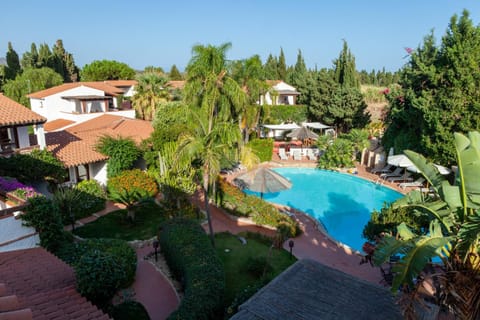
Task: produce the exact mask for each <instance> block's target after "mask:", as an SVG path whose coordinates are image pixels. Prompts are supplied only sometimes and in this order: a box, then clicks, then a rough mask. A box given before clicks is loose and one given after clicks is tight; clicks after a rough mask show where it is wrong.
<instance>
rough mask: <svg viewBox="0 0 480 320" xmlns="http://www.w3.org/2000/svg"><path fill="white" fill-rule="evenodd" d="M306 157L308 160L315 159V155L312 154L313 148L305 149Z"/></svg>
mask: <svg viewBox="0 0 480 320" xmlns="http://www.w3.org/2000/svg"><path fill="white" fill-rule="evenodd" d="M307 157H308V159H309V160H317V156H316V155H315V154H314V152H313V149H307Z"/></svg>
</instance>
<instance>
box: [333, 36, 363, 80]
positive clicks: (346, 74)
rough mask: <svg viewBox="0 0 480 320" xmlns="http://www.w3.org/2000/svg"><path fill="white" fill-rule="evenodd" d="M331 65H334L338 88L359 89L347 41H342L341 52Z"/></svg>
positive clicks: (353, 58)
mask: <svg viewBox="0 0 480 320" xmlns="http://www.w3.org/2000/svg"><path fill="white" fill-rule="evenodd" d="M333 63H334V65H335V81H336V82H337V83H338V84H340V86H342V87H350V88H357V89H359V88H360V82H359V81H358V77H357V70H356V67H355V57H354V56H353V55H352V53H351V52H350V49H349V48H348V45H347V41H345V40H343V48H342V51H341V52H340V55H339V57H338V58H337V59H336V60H335V61H334V62H333Z"/></svg>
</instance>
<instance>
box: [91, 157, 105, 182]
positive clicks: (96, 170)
mask: <svg viewBox="0 0 480 320" xmlns="http://www.w3.org/2000/svg"><path fill="white" fill-rule="evenodd" d="M90 179H95V180H97V181H98V182H99V183H100V184H101V185H106V184H107V162H106V161H101V162H96V163H92V164H90Z"/></svg>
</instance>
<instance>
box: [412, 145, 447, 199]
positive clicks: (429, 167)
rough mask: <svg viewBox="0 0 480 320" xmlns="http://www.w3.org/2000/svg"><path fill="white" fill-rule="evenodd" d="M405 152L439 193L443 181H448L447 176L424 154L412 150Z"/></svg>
mask: <svg viewBox="0 0 480 320" xmlns="http://www.w3.org/2000/svg"><path fill="white" fill-rule="evenodd" d="M404 153H405V155H406V156H407V157H408V159H410V161H412V163H413V164H414V165H415V167H417V169H418V170H419V171H420V173H421V174H422V175H423V176H424V177H425V179H426V180H427V181H428V183H430V185H431V186H432V187H433V188H434V189H435V191H436V192H437V193H438V191H439V189H440V188H441V186H442V184H443V182H444V181H446V178H445V177H444V176H443V175H441V174H440V172H439V171H438V169H437V168H436V167H435V166H434V165H433V163H429V162H427V159H426V158H425V157H424V156H423V155H421V154H419V153H416V152H414V151H411V150H405V151H404Z"/></svg>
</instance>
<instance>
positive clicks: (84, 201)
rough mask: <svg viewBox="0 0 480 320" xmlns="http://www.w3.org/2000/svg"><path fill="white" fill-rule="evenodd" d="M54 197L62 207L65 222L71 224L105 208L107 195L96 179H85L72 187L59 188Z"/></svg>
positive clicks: (61, 211)
mask: <svg viewBox="0 0 480 320" xmlns="http://www.w3.org/2000/svg"><path fill="white" fill-rule="evenodd" d="M53 199H54V201H55V203H56V204H57V206H58V207H59V208H60V213H61V215H62V221H63V224H69V223H72V222H73V221H75V220H78V219H80V218H84V217H87V216H90V215H92V214H94V213H96V212H99V211H101V210H103V209H105V199H106V195H105V190H104V189H103V187H102V186H101V185H100V184H99V183H98V182H97V181H96V180H83V181H81V182H80V183H78V184H77V185H76V186H75V187H74V188H72V189H70V188H59V189H58V190H57V191H55V193H54V197H53ZM72 219H75V220H73V221H72Z"/></svg>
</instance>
